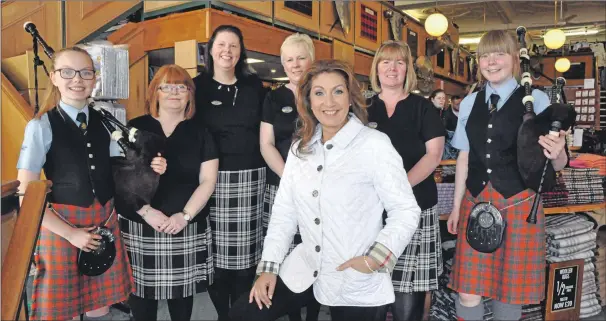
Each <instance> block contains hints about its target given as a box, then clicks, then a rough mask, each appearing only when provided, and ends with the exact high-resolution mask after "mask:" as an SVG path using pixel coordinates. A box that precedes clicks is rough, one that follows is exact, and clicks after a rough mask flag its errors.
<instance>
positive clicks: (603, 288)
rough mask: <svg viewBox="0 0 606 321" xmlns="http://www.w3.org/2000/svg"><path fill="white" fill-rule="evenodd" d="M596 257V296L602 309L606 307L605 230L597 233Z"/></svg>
mask: <svg viewBox="0 0 606 321" xmlns="http://www.w3.org/2000/svg"><path fill="white" fill-rule="evenodd" d="M597 243H598V255H597V257H596V261H595V263H594V264H595V270H596V274H597V278H596V279H597V287H598V295H599V297H600V298H601V299H602V302H601V304H602V307H606V230H604V229H602V230H600V231H599V232H598V237H597Z"/></svg>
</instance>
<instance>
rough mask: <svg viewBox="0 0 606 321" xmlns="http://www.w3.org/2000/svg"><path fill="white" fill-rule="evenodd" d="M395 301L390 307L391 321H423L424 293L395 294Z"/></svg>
mask: <svg viewBox="0 0 606 321" xmlns="http://www.w3.org/2000/svg"><path fill="white" fill-rule="evenodd" d="M395 294H396V300H395V301H394V303H392V304H391V305H390V308H391V314H392V315H393V321H416V320H421V319H423V312H424V309H425V292H412V293H402V292H396V293H395Z"/></svg>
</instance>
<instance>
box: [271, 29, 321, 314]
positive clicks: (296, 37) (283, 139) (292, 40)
mask: <svg viewBox="0 0 606 321" xmlns="http://www.w3.org/2000/svg"><path fill="white" fill-rule="evenodd" d="M280 56H281V57H280V58H281V60H282V66H283V67H284V72H285V73H286V75H287V76H288V80H289V82H288V84H286V85H284V86H281V87H279V88H278V89H276V90H273V91H271V92H269V93H267V95H266V96H265V102H264V103H263V115H262V118H261V134H260V138H261V141H260V143H261V154H262V155H263V158H264V159H265V162H266V163H267V167H268V169H267V184H266V185H265V199H264V204H263V228H264V230H265V233H264V234H267V227H268V225H269V220H270V218H271V209H272V206H273V204H274V199H275V197H276V192H277V191H278V185H280V177H282V172H283V171H284V163H285V162H286V157H287V156H288V151H289V149H290V146H291V144H292V142H293V137H294V132H295V127H296V122H297V117H298V115H299V114H298V113H297V104H296V97H297V86H298V84H299V80H300V79H301V78H303V75H304V74H305V72H306V71H307V69H309V66H311V64H312V62H313V61H314V56H315V53H314V44H313V42H312V40H311V38H310V37H309V36H308V35H305V34H300V33H296V34H293V35H290V36H288V37H287V38H286V39H285V40H284V42H283V43H282V47H281V48H280ZM299 243H301V235H300V234H299V233H297V235H295V239H294V241H293V244H292V247H294V246H295V245H297V244H299ZM319 312H320V304H319V303H317V302H315V300H311V301H310V302H309V304H308V306H307V316H306V320H307V321H312V320H317V319H318V313H319ZM288 318H289V319H290V321H297V320H301V313H300V309H298V308H295V309H294V310H293V311H290V312H289V314H288Z"/></svg>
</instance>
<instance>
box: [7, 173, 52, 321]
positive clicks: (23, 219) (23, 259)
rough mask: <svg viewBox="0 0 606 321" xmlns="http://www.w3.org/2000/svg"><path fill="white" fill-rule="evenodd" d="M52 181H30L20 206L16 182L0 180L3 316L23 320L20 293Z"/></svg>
mask: <svg viewBox="0 0 606 321" xmlns="http://www.w3.org/2000/svg"><path fill="white" fill-rule="evenodd" d="M51 185H52V184H51V182H50V181H33V182H30V183H29V184H28V186H27V189H26V191H25V195H24V197H23V203H22V206H19V196H20V195H18V194H17V190H18V187H19V182H18V181H10V182H6V183H3V184H2V308H1V310H2V320H25V315H26V306H25V305H24V304H23V303H24V300H23V297H24V296H22V294H23V293H24V290H23V289H24V287H25V284H26V280H27V276H28V272H29V268H30V265H31V260H32V255H33V253H34V249H35V246H36V240H37V237H38V233H39V231H40V226H41V224H42V215H43V213H44V208H45V207H46V195H47V194H48V192H49V191H50V187H51ZM4 263H6V264H4Z"/></svg>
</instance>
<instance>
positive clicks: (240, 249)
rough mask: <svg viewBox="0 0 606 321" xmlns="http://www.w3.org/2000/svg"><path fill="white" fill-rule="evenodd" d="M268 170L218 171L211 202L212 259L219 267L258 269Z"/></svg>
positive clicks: (263, 168) (227, 268)
mask: <svg viewBox="0 0 606 321" xmlns="http://www.w3.org/2000/svg"><path fill="white" fill-rule="evenodd" d="M264 192H265V167H262V168H256V169H247V170H240V171H219V176H218V178H217V186H216V187H215V193H214V194H213V196H212V197H211V199H210V223H211V229H212V233H213V256H214V258H213V260H214V264H215V267H216V268H220V269H226V270H244V269H248V268H251V267H256V266H257V264H259V261H260V260H261V251H262V246H263V194H264Z"/></svg>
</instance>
